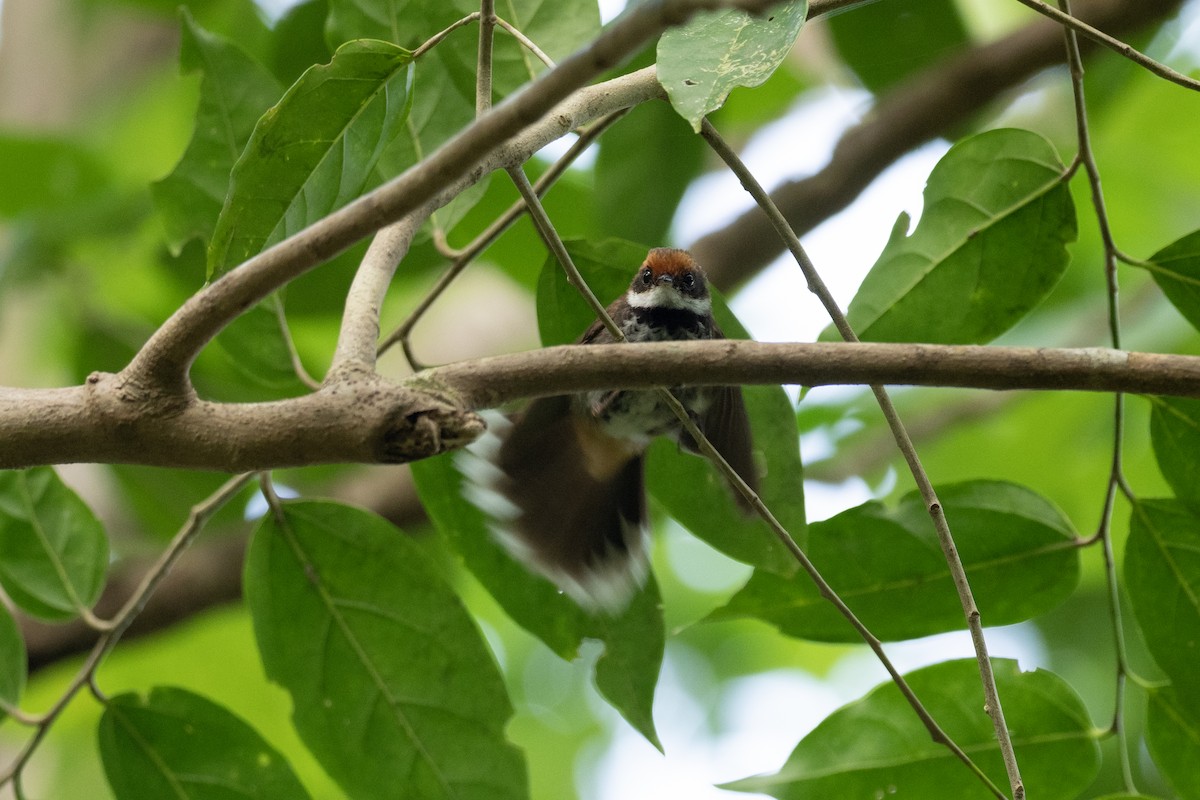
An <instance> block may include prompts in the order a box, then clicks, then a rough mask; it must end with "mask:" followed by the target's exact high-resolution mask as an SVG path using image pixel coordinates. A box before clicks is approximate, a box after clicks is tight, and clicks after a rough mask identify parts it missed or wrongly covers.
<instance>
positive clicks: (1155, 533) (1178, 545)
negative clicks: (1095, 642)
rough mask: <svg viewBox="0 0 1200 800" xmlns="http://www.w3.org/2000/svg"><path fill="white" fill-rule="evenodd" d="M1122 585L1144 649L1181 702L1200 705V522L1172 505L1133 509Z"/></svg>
mask: <svg viewBox="0 0 1200 800" xmlns="http://www.w3.org/2000/svg"><path fill="white" fill-rule="evenodd" d="M1125 586H1126V589H1127V590H1128V592H1129V602H1130V604H1131V605H1132V606H1133V611H1134V615H1135V616H1136V617H1137V620H1138V624H1139V625H1140V626H1141V628H1142V635H1143V637H1144V638H1145V640H1146V648H1147V649H1148V650H1149V651H1150V654H1151V655H1153V656H1154V660H1155V661H1157V662H1158V665H1159V666H1160V667H1162V670H1163V672H1165V673H1167V675H1168V676H1170V678H1171V680H1172V681H1173V682H1174V684H1175V689H1176V691H1177V692H1178V694H1179V697H1180V698H1181V699H1182V700H1184V701H1186V702H1189V703H1200V670H1197V669H1196V664H1197V663H1200V517H1197V516H1196V515H1195V514H1194V513H1192V512H1191V511H1189V510H1188V509H1187V508H1186V507H1185V506H1183V505H1182V504H1180V503H1177V502H1175V501H1172V500H1143V501H1140V502H1138V503H1136V504H1134V506H1133V511H1132V514H1131V517H1130V521H1129V539H1128V540H1127V541H1126V543H1125Z"/></svg>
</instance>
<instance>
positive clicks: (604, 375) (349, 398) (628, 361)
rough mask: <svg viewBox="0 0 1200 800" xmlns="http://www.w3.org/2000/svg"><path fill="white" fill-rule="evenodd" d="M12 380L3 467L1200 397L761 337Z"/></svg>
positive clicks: (1109, 368)
mask: <svg viewBox="0 0 1200 800" xmlns="http://www.w3.org/2000/svg"><path fill="white" fill-rule="evenodd" d="M111 378H112V376H110V380H103V379H101V380H98V381H97V382H96V383H94V384H89V385H87V386H81V387H73V388H69V389H0V441H4V442H5V447H4V449H3V450H2V451H0V468H19V467H27V466H32V465H35V464H62V463H71V462H81V461H82V462H105V463H135V464H146V465H153V466H169V467H189V468H196V469H217V470H224V471H231V472H234V471H246V470H257V469H273V468H278V467H288V466H304V465H310V464H327V463H334V462H362V463H393V462H403V461H413V460H417V459H420V458H426V457H429V456H432V455H436V454H437V453H440V452H443V451H445V450H447V449H452V448H454V447H458V446H461V445H463V444H465V443H466V442H468V441H470V440H471V439H472V438H474V436H476V435H477V434H478V433H479V432H480V431H481V430H482V427H481V423H480V422H479V420H478V418H477V417H476V416H475V415H474V413H473V409H475V408H483V407H490V406H497V405H501V404H503V403H507V402H509V401H512V400H518V399H522V398H527V397H536V396H544V395H550V394H563V393H569V392H579V391H585V390H589V389H600V388H608V387H611V388H646V387H654V386H681V385H724V384H772V383H789V384H802V385H805V386H825V385H831V384H868V385H869V384H892V385H919V386H957V387H968V388H976V389H1046V390H1058V391H1065V390H1076V391H1099V392H1133V393H1145V394H1163V395H1175V396H1183V397H1200V357H1197V356H1177V355H1161V354H1157V353H1126V352H1122V351H1117V350H1105V349H1100V348H1082V349H1067V348H1058V349H1052V348H1024V347H982V346H952V345H927V344H861V343H860V344H842V343H830V344H824V343H822V344H770V343H763V342H752V341H712V342H661V343H653V344H638V345H632V346H631V345H603V346H602V345H594V346H589V347H575V346H570V345H565V346H561V347H550V348H546V349H543V350H534V351H530V352H526V353H516V354H511V355H503V356H494V357H490V358H483V359H478V360H474V361H465V362H460V363H456V364H449V365H446V366H442V367H437V368H434V369H429V370H426V371H424V372H421V373H418V374H417V375H414V376H412V377H411V378H410V379H408V380H406V381H404V382H402V383H399V384H397V383H392V382H388V381H385V380H383V379H380V378H361V379H358V380H354V381H346V382H342V383H337V384H334V385H327V386H326V387H325V388H323V389H322V390H321V391H319V392H315V393H313V394H311V395H306V396H304V397H298V398H295V399H291V400H279V401H275V402H271V403H241V404H234V403H210V402H203V401H198V402H196V403H193V404H190V405H189V406H188V407H186V408H185V409H183V410H182V411H179V412H178V413H176V414H173V415H165V416H164V415H160V414H158V413H155V412H154V411H153V410H152V408H150V410H144V413H143V414H141V415H138V414H136V413H132V412H133V409H132V408H126V407H124V406H123V405H122V404H121V403H120V401H119V400H118V399H116V398H114V397H112V396H111V395H113V394H114V393H116V392H119V390H120V387H119V385H118V384H117V383H116V381H114V380H111Z"/></svg>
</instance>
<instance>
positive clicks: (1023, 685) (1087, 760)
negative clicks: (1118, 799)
mask: <svg viewBox="0 0 1200 800" xmlns="http://www.w3.org/2000/svg"><path fill="white" fill-rule="evenodd" d="M976 667H977V665H976V663H975V661H974V660H967V659H964V660H960V661H947V662H944V663H941V664H934V665H933V666H931V667H925V668H924V669H919V670H916V671H915V672H910V673H908V674H907V675H905V676H904V677H905V680H906V681H907V682H908V684H909V686H911V687H912V689H913V691H914V692H915V693H916V695H917V697H919V698H920V699H921V702H922V703H923V704H924V705H925V707H926V708H927V709H928V710H929V712H930V714H932V716H933V718H934V719H935V720H937V721H938V723H939V725H941V727H942V728H943V729H944V730H945V732H946V733H947V735H949V736H950V738H952V739H953V740H954V741H955V742H956V743H958V745H959V746H960V747H961V748H962V749H963V750H965V751H966V752H967V753H969V754H970V756H971V759H972V760H973V761H974V762H975V763H976V764H978V765H979V767H980V768H981V769H983V771H984V772H985V773H986V774H987V775H988V777H989V778H991V780H992V781H993V783H995V784H996V785H997V786H1003V787H1007V786H1008V779H1007V778H1006V776H1005V771H1004V764H1003V761H1002V760H1001V757H1000V752H999V745H997V743H996V735H995V731H994V730H993V728H992V722H991V719H990V718H989V717H988V715H987V714H986V713H984V710H983V692H982V689H981V688H980V685H979V673H978V671H977V668H976ZM993 667H994V671H995V675H996V687H997V690H998V691H999V693H1000V699H1001V702H1002V703H1003V704H1004V716H1005V719H1006V720H1007V722H1008V726H1009V730H1010V731H1011V733H1012V740H1013V746H1014V748H1015V750H1016V756H1017V761H1018V763H1020V765H1021V777H1022V778H1023V780H1024V783H1025V785H1026V786H1027V787H1029V790H1030V796H1034V795H1036V796H1037V797H1038V798H1040V799H1041V800H1074V798H1076V797H1078V796H1079V795H1080V793H1081V792H1082V791H1083V790H1084V789H1085V788H1087V786H1088V784H1089V783H1090V782H1091V781H1092V778H1093V777H1094V776H1095V775H1096V772H1097V770H1098V769H1099V766H1100V749H1099V746H1098V745H1097V744H1096V741H1095V738H1094V735H1093V732H1092V726H1091V721H1090V720H1089V719H1088V715H1087V710H1086V709H1085V708H1084V706H1083V702H1082V701H1081V700H1080V699H1079V696H1078V695H1076V694H1075V692H1074V691H1073V690H1072V689H1071V687H1070V686H1068V685H1067V684H1066V683H1065V682H1064V681H1063V680H1062V679H1061V678H1059V677H1058V676H1056V675H1054V674H1052V673H1050V672H1046V671H1044V670H1037V671H1034V672H1021V671H1020V670H1019V669H1018V668H1017V663H1016V662H1015V661H1009V660H1005V659H993ZM722 788H726V789H733V790H735V791H741V792H764V793H766V794H770V795H772V796H774V797H778V798H781V800H785V799H786V800H801V799H803V800H809V799H810V798H811V799H812V800H816V799H817V798H821V799H822V800H823V799H824V798H834V797H863V798H871V797H890V796H893V795H895V796H897V797H929V798H934V797H947V798H949V797H953V798H956V800H967V799H968V798H988V797H992V796H993V795H992V794H991V792H989V791H988V790H987V789H986V788H985V787H984V785H983V784H982V783H981V782H980V780H979V778H977V777H976V776H975V775H974V774H973V773H971V772H970V771H969V770H968V769H967V768H966V767H965V766H964V765H963V764H962V762H960V761H959V760H958V759H957V758H956V757H955V756H954V755H953V754H952V753H951V752H950V750H949V749H948V748H946V747H944V746H942V745H940V744H937V743H935V742H933V741H932V740H931V738H930V736H929V732H928V731H927V730H926V729H925V727H924V726H923V725H922V724H921V722H920V720H918V719H917V716H916V714H914V713H913V710H912V708H911V707H910V706H909V705H908V702H907V701H905V700H904V698H903V697H902V696H901V694H900V691H899V690H898V689H897V688H896V686H895V684H892V683H886V684H883V685H881V686H878V687H876V688H875V689H874V690H872V691H871V693H870V694H868V695H867V696H866V697H864V698H862V699H861V700H857V701H855V702H853V703H850V704H849V705H846V706H843V707H842V708H840V709H838V710H837V711H835V712H833V714H831V715H830V716H828V717H826V718H825V720H824V721H823V722H822V723H821V724H820V725H818V726H817V727H816V728H815V729H814V730H813V731H812V733H810V734H808V735H807V736H805V737H804V738H803V739H802V740H801V741H800V743H799V744H798V745H797V746H796V749H795V750H793V751H792V754H791V756H790V757H789V758H788V760H787V763H786V764H784V766H783V768H782V769H781V770H780V771H779V772H778V773H776V774H774V775H761V776H758V777H753V778H745V779H743V780H740V781H737V782H736V783H732V784H727V785H725V786H724V787H722Z"/></svg>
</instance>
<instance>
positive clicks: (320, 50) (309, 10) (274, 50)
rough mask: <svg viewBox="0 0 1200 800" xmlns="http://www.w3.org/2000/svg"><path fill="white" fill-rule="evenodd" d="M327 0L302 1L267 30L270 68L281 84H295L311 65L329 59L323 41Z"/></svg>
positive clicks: (329, 52) (322, 62)
mask: <svg viewBox="0 0 1200 800" xmlns="http://www.w3.org/2000/svg"><path fill="white" fill-rule="evenodd" d="M328 17H329V0H304V2H302V3H298V4H296V5H294V6H292V7H291V8H290V9H289V10H288V12H287V13H286V14H284V15H283V16H282V17H281V18H280V20H279V22H278V23H276V24H275V28H274V30H272V31H271V45H272V46H271V69H272V71H273V72H274V73H275V75H276V76H278V77H279V79H280V80H281V81H284V82H285V83H288V84H291V83H295V81H296V79H297V78H299V77H300V76H301V75H302V74H303V73H304V71H305V70H306V69H308V68H309V67H311V66H312V65H313V64H324V63H326V62H328V61H329V59H330V58H332V57H333V52H332V51H331V50H330V49H329V46H328V45H327V44H326V42H325V20H326V19H328Z"/></svg>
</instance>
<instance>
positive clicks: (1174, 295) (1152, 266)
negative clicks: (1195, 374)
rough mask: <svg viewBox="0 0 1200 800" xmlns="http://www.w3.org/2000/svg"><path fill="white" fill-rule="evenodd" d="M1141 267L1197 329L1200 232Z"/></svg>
mask: <svg viewBox="0 0 1200 800" xmlns="http://www.w3.org/2000/svg"><path fill="white" fill-rule="evenodd" d="M1140 266H1143V267H1145V268H1146V269H1148V270H1150V274H1151V275H1152V276H1154V282H1155V283H1157V284H1158V288H1160V289H1162V292H1163V294H1165V295H1166V296H1167V299H1168V300H1170V301H1171V304H1172V305H1173V306H1175V308H1177V309H1179V313H1180V314H1183V316H1184V317H1185V318H1186V319H1187V321H1188V322H1190V323H1192V327H1194V328H1197V329H1200V231H1192V232H1191V233H1189V234H1188V235H1187V236H1184V237H1183V238H1182V239H1180V240H1178V241H1176V242H1172V243H1171V244H1169V245H1167V246H1166V247H1164V248H1163V249H1162V250H1159V251H1158V252H1157V253H1155V254H1154V255H1152V256H1150V260H1149V262H1147V263H1145V264H1142V265H1140Z"/></svg>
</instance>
